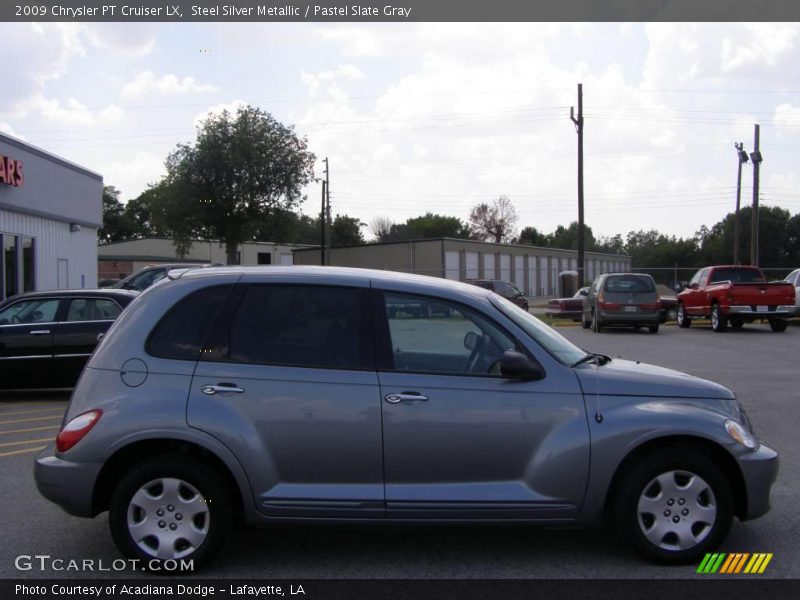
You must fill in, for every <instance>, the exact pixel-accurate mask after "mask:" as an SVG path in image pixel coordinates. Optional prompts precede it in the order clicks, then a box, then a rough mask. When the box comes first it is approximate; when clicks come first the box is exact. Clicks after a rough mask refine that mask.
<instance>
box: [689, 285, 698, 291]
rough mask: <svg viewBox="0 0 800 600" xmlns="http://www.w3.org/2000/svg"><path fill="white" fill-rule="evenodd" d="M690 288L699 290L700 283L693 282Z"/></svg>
mask: <svg viewBox="0 0 800 600" xmlns="http://www.w3.org/2000/svg"><path fill="white" fill-rule="evenodd" d="M689 289H692V290H699V289H700V284H699V283H693V284H692V285H690V286H689Z"/></svg>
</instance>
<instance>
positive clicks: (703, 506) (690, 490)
mask: <svg viewBox="0 0 800 600" xmlns="http://www.w3.org/2000/svg"><path fill="white" fill-rule="evenodd" d="M624 475H625V476H624V477H623V479H622V483H621V484H620V486H619V489H618V491H617V494H616V497H615V498H614V505H613V507H614V516H615V519H616V522H617V526H618V527H619V529H620V532H621V533H622V535H623V536H624V537H625V539H626V540H627V541H628V542H629V543H630V544H631V545H632V546H633V547H634V548H635V549H636V550H637V551H638V552H639V553H640V554H641V555H643V556H644V557H645V558H647V559H648V560H651V561H654V562H659V563H665V564H681V563H691V562H696V561H698V560H700V558H701V557H702V556H703V555H704V554H705V553H706V552H712V551H713V550H714V548H716V547H717V546H718V545H719V544H720V543H722V541H723V540H724V539H725V536H726V535H727V533H728V530H729V529H730V526H731V521H732V519H733V494H732V492H731V486H730V483H729V482H728V480H727V478H726V477H725V475H724V474H723V472H722V471H721V469H720V468H719V467H718V466H717V465H716V463H714V462H713V461H712V460H710V459H709V458H708V457H706V456H705V455H703V454H702V453H701V452H698V451H695V450H690V449H684V448H664V449H663V450H662V451H660V452H659V451H656V452H653V453H651V454H648V455H647V456H645V457H642V458H641V459H640V460H639V461H637V462H636V463H635V464H634V465H633V466H632V467H631V469H630V470H629V471H627V472H626V473H625V474H624Z"/></svg>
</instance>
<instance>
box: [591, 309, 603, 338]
mask: <svg viewBox="0 0 800 600" xmlns="http://www.w3.org/2000/svg"><path fill="white" fill-rule="evenodd" d="M592 331H594V332H595V333H601V332H602V331H603V325H602V324H601V323H600V317H598V316H597V313H596V312H595V311H592Z"/></svg>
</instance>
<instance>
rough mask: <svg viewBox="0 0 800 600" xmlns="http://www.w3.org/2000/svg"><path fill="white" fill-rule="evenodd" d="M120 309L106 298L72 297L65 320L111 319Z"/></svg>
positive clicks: (114, 317) (115, 316) (116, 315)
mask: <svg viewBox="0 0 800 600" xmlns="http://www.w3.org/2000/svg"><path fill="white" fill-rule="evenodd" d="M121 311H122V309H121V308H120V307H119V306H118V305H117V303H116V302H114V301H113V300H109V299H107V298H73V299H72V300H70V302H69V309H68V310H67V319H66V320H67V321H111V320H113V319H116V318H117V317H118V316H119V313H120V312H121Z"/></svg>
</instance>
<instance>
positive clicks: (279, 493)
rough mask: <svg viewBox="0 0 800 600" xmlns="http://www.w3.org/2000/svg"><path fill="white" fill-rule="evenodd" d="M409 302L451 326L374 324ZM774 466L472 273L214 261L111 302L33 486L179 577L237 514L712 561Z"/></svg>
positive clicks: (686, 381)
mask: <svg viewBox="0 0 800 600" xmlns="http://www.w3.org/2000/svg"><path fill="white" fill-rule="evenodd" d="M426 303H433V304H436V305H443V306H446V307H448V309H449V316H446V317H442V316H436V317H430V318H425V317H422V318H420V317H414V316H413V315H410V314H408V313H406V312H405V311H403V310H398V311H396V312H395V313H394V314H395V316H394V317H391V316H390V315H391V314H392V309H393V308H395V307H396V306H400V307H404V306H408V305H410V304H411V305H414V304H426ZM431 312H432V311H431ZM426 314H427V311H426ZM606 396H608V397H609V398H613V401H611V400H606V399H605V397H606ZM777 467H778V457H777V454H776V452H775V451H773V450H772V449H771V448H769V447H768V446H766V445H764V444H763V443H761V442H760V441H759V440H758V439H757V438H756V437H755V435H754V434H753V432H752V429H751V426H750V422H749V420H748V418H747V416H746V414H745V413H744V411H743V409H742V407H741V405H740V403H739V402H738V401H737V400H736V397H735V396H734V394H733V393H732V392H731V391H730V390H728V389H727V388H724V387H722V386H721V385H718V384H716V383H712V382H710V381H706V380H703V379H699V378H697V377H693V376H690V375H685V374H682V373H677V372H675V371H670V370H667V369H663V368H660V367H654V366H650V365H645V364H639V363H637V362H632V361H627V360H622V359H611V358H609V357H606V356H602V355H598V354H590V353H586V352H584V351H583V350H581V349H579V348H577V347H576V346H574V345H572V344H571V343H570V342H568V341H567V340H566V339H564V338H563V337H561V336H560V335H559V334H558V333H557V332H556V331H554V330H553V329H552V328H550V327H548V326H547V325H545V324H543V323H542V322H541V321H540V320H539V319H537V318H536V317H534V316H533V315H531V314H529V313H526V312H524V311H521V310H519V308H518V307H517V306H516V305H515V304H513V303H511V302H510V301H508V300H506V299H504V298H502V297H500V296H498V295H497V294H493V293H489V292H488V291H487V290H484V289H481V288H479V287H477V286H472V285H465V284H462V283H458V282H453V281H447V280H439V279H434V278H430V277H422V276H417V275H407V274H399V273H388V272H385V271H370V270H360V269H343V268H335V267H331V268H326V269H315V268H308V267H268V268H264V267H228V268H226V269H214V268H211V269H195V270H191V271H187V272H185V273H183V274H181V275H180V276H178V277H177V278H175V279H174V280H170V281H167V282H164V283H162V284H160V285H158V286H156V287H154V288H152V289H151V290H149V291H148V292H147V293H146V294H143V295H142V296H141V297H139V298H138V299H137V300H134V302H133V303H132V304H131V306H130V307H129V308H128V309H127V310H126V311H125V312H123V313H122V316H121V317H120V318H119V319H118V320H117V321H116V323H115V324H114V325H113V326H112V328H111V329H110V330H109V332H108V335H106V336H105V337H104V338H103V340H102V342H101V343H100V345H99V346H98V348H97V350H96V351H95V353H94V354H93V355H92V358H91V359H90V361H89V364H88V365H87V367H86V369H85V370H84V373H83V375H82V377H81V379H80V381H79V383H78V386H77V387H76V389H75V391H74V393H73V395H72V398H71V400H70V403H69V406H68V408H67V412H66V415H65V417H64V425H63V428H62V429H61V431H60V433H59V434H58V437H57V438H56V440H55V443H54V444H51V445H50V446H49V447H48V448H47V449H46V450H44V451H42V453H41V454H40V455H39V456H38V457H37V460H36V465H35V478H36V483H37V486H38V488H39V491H40V492H41V493H42V494H43V495H44V496H45V497H46V498H48V499H50V500H52V501H53V502H56V503H57V504H59V505H61V506H62V507H63V508H64V509H65V510H66V511H67V512H68V513H70V514H73V515H78V516H83V517H93V516H95V515H97V514H98V513H101V512H103V511H106V510H108V511H109V513H110V514H109V524H110V528H111V532H112V534H113V538H114V540H115V542H116V543H117V545H118V547H119V549H120V550H121V551H122V553H123V554H125V555H126V556H128V557H132V558H138V559H144V562H143V563H142V564H143V565H147V566H149V565H150V564H151V563H149V561H151V560H153V561H156V563H155V564H158V561H162V560H165V559H171V558H183V559H186V560H193V561H194V565H195V567H199V566H200V565H202V564H203V563H204V562H206V561H208V560H209V559H210V558H211V557H212V555H214V554H215V553H216V552H217V551H218V550H219V549H220V548H221V546H222V545H223V543H224V542H225V540H226V538H227V537H228V535H229V533H230V531H231V527H232V524H233V521H234V515H240V516H241V517H243V519H244V521H245V522H247V523H249V524H251V525H257V526H260V525H269V524H272V523H280V522H282V523H286V522H295V523H306V524H309V523H314V522H317V521H327V522H330V521H338V522H341V523H348V522H415V523H419V522H427V523H440V522H452V521H461V522H489V523H494V522H498V521H500V522H506V523H518V524H525V523H532V524H536V523H538V524H544V525H548V526H552V525H554V524H562V525H566V526H575V525H589V524H593V523H595V522H596V521H597V520H599V519H601V518H602V517H603V516H604V515H606V514H610V515H612V516H613V520H614V521H615V522H616V523H617V525H618V526H619V527H620V529H621V531H622V533H623V535H624V536H625V538H626V539H628V540H629V541H630V543H631V544H632V545H633V547H634V548H636V549H637V550H638V551H639V552H640V553H641V554H642V555H644V556H645V557H647V558H648V559H651V560H655V561H660V562H669V563H674V562H691V561H696V560H699V557H702V556H703V554H704V553H706V552H711V551H712V550H713V549H714V548H715V547H717V545H718V544H720V543H721V542H722V541H723V540H724V538H725V536H726V534H727V532H728V529H729V527H730V525H731V521H732V518H733V516H737V517H738V518H739V519H741V520H745V519H753V518H755V517H758V516H760V515H763V514H764V513H766V512H767V510H768V508H769V492H770V487H771V485H772V483H773V481H774V479H775V477H776V473H777ZM151 568H152V567H151Z"/></svg>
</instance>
